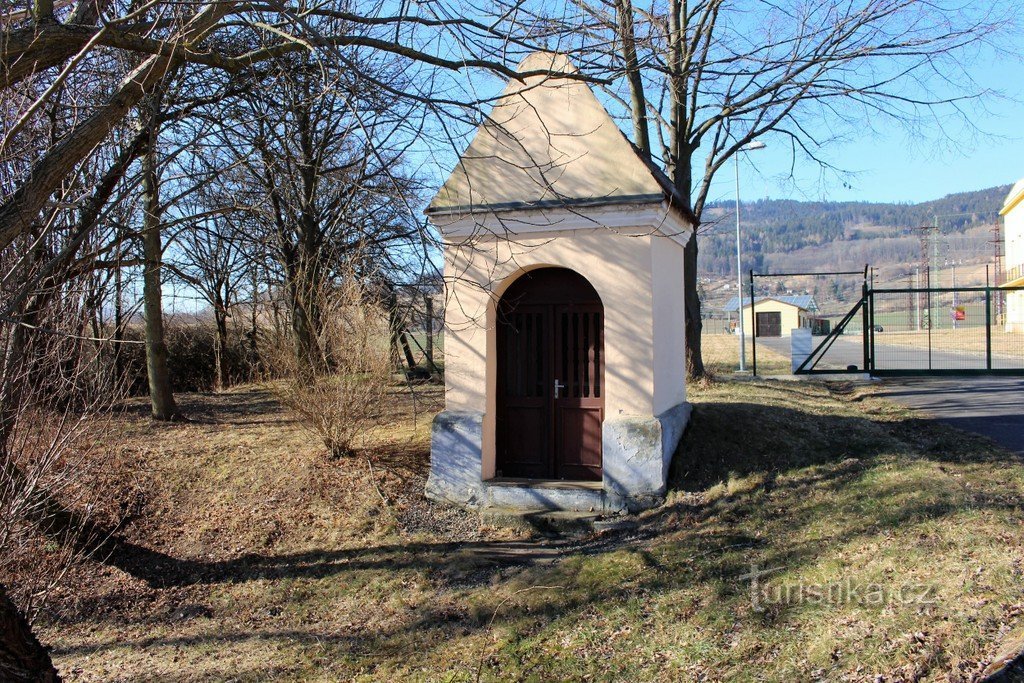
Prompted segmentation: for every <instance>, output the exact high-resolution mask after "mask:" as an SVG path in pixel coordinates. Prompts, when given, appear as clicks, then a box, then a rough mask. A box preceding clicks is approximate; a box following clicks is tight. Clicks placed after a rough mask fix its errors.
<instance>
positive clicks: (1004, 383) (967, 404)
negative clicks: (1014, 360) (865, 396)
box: [881, 377, 1024, 455]
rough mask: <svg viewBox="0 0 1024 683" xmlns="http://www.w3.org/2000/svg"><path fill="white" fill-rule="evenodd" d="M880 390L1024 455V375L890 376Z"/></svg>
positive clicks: (896, 399)
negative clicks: (1022, 376)
mask: <svg viewBox="0 0 1024 683" xmlns="http://www.w3.org/2000/svg"><path fill="white" fill-rule="evenodd" d="M881 393H882V395H884V396H886V397H888V398H890V399H892V400H894V401H897V402H899V403H902V404H904V405H906V406H910V407H911V408H917V409H919V410H920V411H921V412H923V413H927V414H928V415H930V416H932V417H934V418H936V419H938V420H942V421H943V422H946V423H949V424H951V425H953V426H954V427H959V428H960V429H965V430H967V431H971V432H977V433H978V434H984V435H985V436H987V437H989V438H991V439H993V440H995V441H996V442H998V443H1000V444H1002V445H1003V446H1005V447H1006V448H1008V449H1010V450H1011V451H1014V452H1015V453H1018V454H1019V455H1024V378H1021V377H941V378H940V377H922V378H916V377H915V378H891V379H886V380H885V381H884V382H883V383H882V386H881Z"/></svg>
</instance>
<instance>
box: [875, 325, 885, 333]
mask: <svg viewBox="0 0 1024 683" xmlns="http://www.w3.org/2000/svg"><path fill="white" fill-rule="evenodd" d="M875 332H885V328H884V327H882V326H881V325H875Z"/></svg>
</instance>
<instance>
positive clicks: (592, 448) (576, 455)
mask: <svg viewBox="0 0 1024 683" xmlns="http://www.w3.org/2000/svg"><path fill="white" fill-rule="evenodd" d="M567 403H568V401H567ZM557 413H558V417H557V421H556V423H557V425H558V447H557V449H556V451H557V452H558V453H559V454H560V455H561V458H560V459H559V462H558V472H557V474H558V477H559V478H560V479H574V480H583V481H601V422H602V415H601V413H602V410H601V408H600V407H581V406H575V405H560V406H559V407H558V409H557Z"/></svg>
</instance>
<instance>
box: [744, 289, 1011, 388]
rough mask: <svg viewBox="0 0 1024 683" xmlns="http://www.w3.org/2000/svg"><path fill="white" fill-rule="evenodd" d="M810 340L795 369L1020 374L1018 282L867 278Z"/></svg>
mask: <svg viewBox="0 0 1024 683" xmlns="http://www.w3.org/2000/svg"><path fill="white" fill-rule="evenodd" d="M812 347H813V349H814V350H813V351H812V353H811V355H810V356H808V357H807V359H806V360H805V361H804V362H803V363H802V364H801V365H800V366H799V368H797V369H796V370H795V372H796V374H824V373H828V374H833V373H864V372H868V373H870V374H872V375H876V376H895V375H1024V287H921V288H905V289H881V288H880V289H873V288H870V287H869V286H868V283H867V282H866V281H865V284H864V287H863V291H862V296H861V298H860V300H859V301H857V302H856V304H855V305H854V306H853V307H852V308H851V309H850V311H849V312H848V313H847V314H846V315H845V316H844V317H843V318H842V319H841V320H840V321H839V323H838V324H836V325H835V327H834V328H833V330H832V331H831V332H830V333H829V334H828V335H825V336H824V337H821V338H818V339H815V343H814V344H812ZM755 373H756V368H755Z"/></svg>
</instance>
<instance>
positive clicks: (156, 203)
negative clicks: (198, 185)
mask: <svg viewBox="0 0 1024 683" xmlns="http://www.w3.org/2000/svg"><path fill="white" fill-rule="evenodd" d="M158 110H159V98H155V99H154V102H153V115H152V118H151V119H150V125H151V126H152V128H151V130H150V137H149V144H148V145H147V148H146V153H145V155H144V156H143V157H142V192H143V203H144V205H145V208H144V214H143V226H142V252H143V260H144V262H145V265H144V268H143V273H142V295H143V310H144V313H145V318H146V320H145V322H146V374H147V376H148V379H149V399H150V404H151V408H152V415H153V418H154V419H156V420H172V419H174V418H175V417H176V416H177V414H178V408H177V406H176V405H175V403H174V394H173V392H172V391H171V375H170V370H169V369H168V368H167V343H166V341H165V339H164V317H163V303H162V298H163V293H162V292H161V289H160V280H161V278H160V276H161V273H160V270H161V265H162V261H163V246H162V245H161V241H160V213H161V212H160V188H159V180H158V178H157V169H156V141H157V122H156V119H157V111H158Z"/></svg>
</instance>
